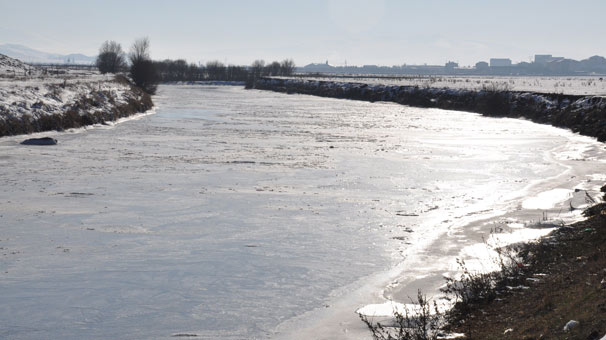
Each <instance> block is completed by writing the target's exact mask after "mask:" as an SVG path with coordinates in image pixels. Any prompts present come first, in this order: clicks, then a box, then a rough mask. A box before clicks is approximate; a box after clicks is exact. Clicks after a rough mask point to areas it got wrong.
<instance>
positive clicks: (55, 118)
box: [0, 56, 153, 137]
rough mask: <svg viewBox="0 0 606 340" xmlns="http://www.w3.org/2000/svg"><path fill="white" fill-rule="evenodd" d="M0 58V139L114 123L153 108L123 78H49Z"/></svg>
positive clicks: (49, 76)
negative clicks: (108, 122)
mask: <svg viewBox="0 0 606 340" xmlns="http://www.w3.org/2000/svg"><path fill="white" fill-rule="evenodd" d="M1 57H2V58H0V137H2V136H10V135H18V134H29V133H33V132H43V131H51V130H58V131H61V130H65V129H69V128H78V127H82V126H87V125H92V124H100V123H104V122H106V121H115V120H117V119H119V118H124V117H127V116H130V115H133V114H135V113H140V112H145V111H147V110H149V109H151V108H152V107H153V102H152V100H151V97H150V96H149V95H148V94H147V93H145V92H144V91H142V90H141V89H139V88H138V87H136V86H134V85H132V84H131V83H130V82H129V81H128V79H127V78H126V77H124V76H114V75H100V74H96V73H90V72H89V73H90V74H70V73H69V72H67V71H63V73H61V74H49V73H48V72H44V70H41V69H38V68H35V67H32V66H29V65H25V64H23V63H21V62H20V61H18V60H15V59H10V58H8V57H5V56H1Z"/></svg>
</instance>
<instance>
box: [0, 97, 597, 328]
mask: <svg viewBox="0 0 606 340" xmlns="http://www.w3.org/2000/svg"><path fill="white" fill-rule="evenodd" d="M154 101H155V103H156V106H157V109H156V113H155V114H153V115H147V116H144V117H142V118H140V119H137V120H130V121H127V122H123V123H120V124H117V125H115V126H109V127H97V128H94V129H88V130H86V131H83V130H79V131H71V132H64V133H50V134H41V135H53V136H54V138H56V139H58V140H59V144H58V145H57V146H51V147H34V146H22V145H19V144H18V142H20V141H22V140H23V139H24V137H23V136H21V137H6V138H1V139H0V184H1V185H2V191H1V192H0V292H1V293H0V338H3V339H171V338H172V339H174V338H175V336H179V335H181V336H184V335H191V336H192V337H191V338H195V337H194V336H196V337H197V338H200V339H265V338H297V337H300V338H301V339H314V338H327V339H338V338H343V339H345V338H359V336H360V334H365V333H364V326H363V325H362V324H361V323H360V322H359V320H358V319H357V317H356V316H355V313H354V311H355V310H356V309H357V308H359V307H362V306H364V305H366V304H371V303H381V302H383V301H384V297H385V296H389V297H392V298H395V299H403V297H404V296H406V295H408V294H409V293H410V291H412V290H413V288H414V287H416V286H415V285H419V284H420V282H423V285H426V286H427V287H430V288H431V289H434V288H436V287H437V286H435V285H436V283H435V282H434V281H435V280H434V281H432V280H430V279H427V280H425V281H423V280H422V279H423V278H427V277H429V276H432V275H434V276H436V275H438V274H441V273H442V272H443V271H444V268H446V269H448V268H451V267H450V263H452V262H453V261H452V260H453V258H451V257H452V256H453V254H454V255H457V254H461V252H462V251H463V250H464V249H466V248H465V247H467V246H469V245H471V244H472V243H473V242H476V239H478V238H480V235H482V233H484V232H486V230H487V229H489V227H490V225H488V224H482V225H478V226H476V227H474V228H468V229H465V226H469V225H470V223H474V221H475V222H477V221H478V220H481V219H486V218H489V217H494V216H496V215H499V214H503V213H512V212H513V211H518V212H519V211H521V210H524V211H526V212H527V214H526V215H524V216H525V218H526V217H527V216H535V217H534V218H535V219H537V220H538V219H539V218H541V216H543V215H542V212H543V211H549V213H550V214H552V215H555V214H556V213H557V211H558V209H560V211H561V210H562V209H561V206H565V207H568V202H565V200H566V199H568V198H570V197H572V189H574V188H575V187H576V188H581V187H582V188H585V189H591V190H595V189H596V188H597V187H599V184H601V183H602V182H603V181H604V178H602V177H601V176H600V175H597V174H599V173H606V167H605V166H604V163H603V162H602V160H603V159H604V148H603V146H602V145H601V144H598V143H596V142H595V141H593V140H592V139H590V138H584V137H579V136H576V135H574V134H572V133H570V132H567V131H564V130H559V129H555V128H552V127H549V126H542V125H536V124H533V123H530V122H526V121H523V120H511V119H490V118H485V117H481V116H479V115H476V114H471V113H465V112H454V111H444V110H436V109H418V108H410V107H405V106H400V105H397V104H391V103H366V102H357V101H348V100H336V99H326V98H316V97H310V96H299V95H293V96H289V95H285V94H278V93H271V92H261V91H247V90H244V89H242V88H241V87H230V86H219V87H213V86H162V87H160V90H159V94H158V95H157V96H156V97H155V98H154ZM554 188H559V190H556V191H554V190H552V189H554ZM545 192H546V193H547V194H545ZM550 192H551V193H553V194H552V195H549V193H550ZM569 192H570V193H571V194H570V195H566V193H569ZM541 193H543V196H537V197H539V198H538V200H539V202H538V203H536V202H535V201H532V200H526V201H524V199H525V198H526V197H532V196H533V195H535V196H536V195H539V194H541ZM562 193H564V195H562ZM590 193H592V194H593V193H594V192H593V191H590ZM541 197H542V198H541ZM554 197H556V199H555V200H554ZM558 197H560V199H557V198H558ZM550 200H553V204H549V202H550ZM533 202H534V203H533ZM545 202H547V203H545ZM541 204H543V205H545V204H546V205H545V206H542V205H541ZM558 204H559V205H558ZM575 204H576V203H575ZM533 213H536V214H535V215H532V214H533ZM518 215H519V214H518ZM504 216H508V215H504ZM558 216H559V214H558ZM509 221H513V219H510V220H509ZM518 222H522V224H524V223H526V222H528V220H521V221H518ZM512 224H515V223H512ZM518 224H519V223H518ZM472 225H473V224H472ZM432 249H436V251H435V252H434V251H432ZM438 250H439V251H438ZM446 250H448V251H446ZM432 256H433V257H432ZM436 263H441V264H443V266H444V268H443V267H441V266H437V267H436V265H435V264H436ZM438 276H439V275H438ZM432 285H433V286H432ZM434 286H435V287H434ZM386 287H389V288H388V289H386ZM360 332H362V333H360ZM356 334H357V335H356Z"/></svg>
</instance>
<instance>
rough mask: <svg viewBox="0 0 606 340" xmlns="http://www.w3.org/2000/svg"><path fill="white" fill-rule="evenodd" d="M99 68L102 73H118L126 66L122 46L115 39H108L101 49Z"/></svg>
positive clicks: (98, 61) (98, 59) (98, 57)
mask: <svg viewBox="0 0 606 340" xmlns="http://www.w3.org/2000/svg"><path fill="white" fill-rule="evenodd" d="M96 64H97V68H99V72H101V73H116V72H119V71H121V70H123V69H125V68H126V60H125V58H124V52H123V51H122V46H120V44H118V43H117V42H115V41H110V40H108V41H106V42H104V43H103V44H102V45H101V48H100V49H99V55H98V56H97V62H96Z"/></svg>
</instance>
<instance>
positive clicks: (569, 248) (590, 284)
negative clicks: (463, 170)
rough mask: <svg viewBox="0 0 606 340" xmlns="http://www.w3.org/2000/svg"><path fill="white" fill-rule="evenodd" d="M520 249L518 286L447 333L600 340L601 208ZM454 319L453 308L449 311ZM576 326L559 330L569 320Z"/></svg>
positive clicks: (604, 311) (603, 292)
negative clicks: (520, 286) (521, 281)
mask: <svg viewBox="0 0 606 340" xmlns="http://www.w3.org/2000/svg"><path fill="white" fill-rule="evenodd" d="M588 212H590V213H589V214H590V215H592V216H590V217H589V218H588V219H587V220H585V221H582V222H578V223H575V224H573V225H571V226H565V227H562V228H559V229H557V230H556V231H554V232H553V233H551V234H550V235H548V236H546V237H544V238H542V239H541V240H540V241H538V242H535V243H530V244H527V245H525V246H523V250H522V252H521V254H522V258H523V259H524V261H523V262H524V270H523V277H522V280H523V282H524V283H523V284H524V285H525V286H527V287H528V289H514V290H511V291H509V292H508V293H502V294H500V295H499V296H498V298H496V299H494V300H491V301H483V302H478V303H477V304H476V305H475V306H473V308H472V309H471V312H470V313H469V314H467V315H465V316H464V317H463V318H461V319H459V320H457V321H456V322H454V323H453V324H452V325H451V326H450V329H451V330H454V331H458V332H460V333H465V334H466V335H467V338H468V339H529V340H530V339H590V340H594V339H601V337H602V336H604V335H605V334H606V204H604V203H602V204H599V205H597V206H595V207H593V208H591V209H589V210H588ZM453 313H454V314H455V315H456V313H457V309H456V308H455V310H454V311H453ZM570 320H575V321H578V322H579V324H578V326H576V327H574V328H572V329H571V330H569V331H564V326H565V325H566V324H567V323H568V322H569V321H570Z"/></svg>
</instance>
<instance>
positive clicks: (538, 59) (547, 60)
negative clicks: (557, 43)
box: [534, 54, 564, 65]
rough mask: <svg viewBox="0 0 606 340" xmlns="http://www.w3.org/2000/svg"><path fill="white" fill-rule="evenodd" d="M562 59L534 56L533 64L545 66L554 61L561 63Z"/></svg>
mask: <svg viewBox="0 0 606 340" xmlns="http://www.w3.org/2000/svg"><path fill="white" fill-rule="evenodd" d="M562 60H564V57H554V56H552V55H551V54H535V55H534V62H535V64H539V65H546V64H547V63H551V62H554V61H562Z"/></svg>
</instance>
